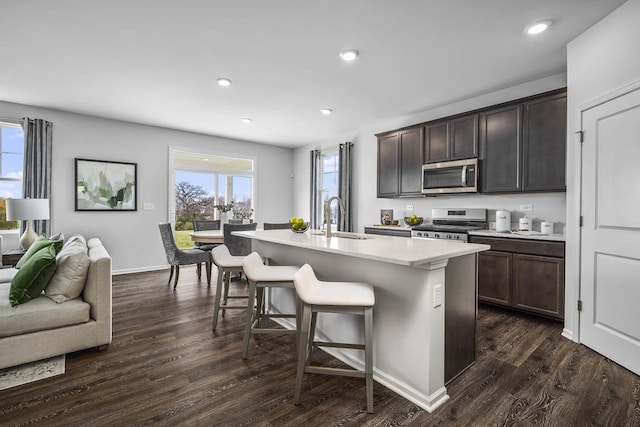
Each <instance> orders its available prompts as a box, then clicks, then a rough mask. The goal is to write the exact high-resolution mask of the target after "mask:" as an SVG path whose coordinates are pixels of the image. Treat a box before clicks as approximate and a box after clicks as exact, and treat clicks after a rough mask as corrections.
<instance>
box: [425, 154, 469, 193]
mask: <svg viewBox="0 0 640 427" xmlns="http://www.w3.org/2000/svg"><path fill="white" fill-rule="evenodd" d="M477 192H478V159H466V160H452V161H449V162H441V163H429V164H426V165H422V194H449V193H477Z"/></svg>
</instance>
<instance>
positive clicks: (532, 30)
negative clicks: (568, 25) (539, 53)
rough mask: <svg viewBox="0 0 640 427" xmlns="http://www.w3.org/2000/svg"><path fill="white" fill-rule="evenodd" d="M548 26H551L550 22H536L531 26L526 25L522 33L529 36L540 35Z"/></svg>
mask: <svg viewBox="0 0 640 427" xmlns="http://www.w3.org/2000/svg"><path fill="white" fill-rule="evenodd" d="M550 25H551V21H550V20H545V21H537V22H534V23H533V24H529V25H527V26H526V27H525V29H524V32H525V33H527V34H531V35H533V34H540V33H541V32H543V31H545V30H546V29H547V28H549V26H550Z"/></svg>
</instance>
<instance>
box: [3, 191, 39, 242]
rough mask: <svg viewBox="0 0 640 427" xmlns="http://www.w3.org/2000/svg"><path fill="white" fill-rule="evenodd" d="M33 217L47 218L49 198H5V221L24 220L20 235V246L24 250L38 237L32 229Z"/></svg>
mask: <svg viewBox="0 0 640 427" xmlns="http://www.w3.org/2000/svg"><path fill="white" fill-rule="evenodd" d="M34 219H49V199H7V221H26V223H27V224H26V227H25V230H24V233H23V234H22V236H20V247H22V249H24V250H25V251H26V250H27V249H29V246H31V245H32V244H33V242H35V241H36V239H37V238H38V235H37V234H36V232H35V231H34V230H33V222H32V220H34Z"/></svg>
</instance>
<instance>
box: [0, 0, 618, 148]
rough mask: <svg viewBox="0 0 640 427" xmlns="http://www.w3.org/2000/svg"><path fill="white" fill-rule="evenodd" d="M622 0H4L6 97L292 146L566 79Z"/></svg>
mask: <svg viewBox="0 0 640 427" xmlns="http://www.w3.org/2000/svg"><path fill="white" fill-rule="evenodd" d="M622 3H624V0H482V1H480V0H395V1H392V0H387V1H383V0H322V1H300V0H271V1H266V0H236V1H231V0H229V1H217V0H215V1H214V0H180V1H175V0H135V1H132V0H103V1H86V0H56V1H50V0H40V1H38V0H1V1H0V52H2V61H0V100H3V101H9V102H16V103H21V104H28V105H34V106H41V107H48V108H54V109H60V110H66V111H72V112H78V113H85V114H91V115H96V116H102V117H108V118H113V119H120V120H126V121H132V122H138V123H145V124H150V125H157V126H164V127H169V128H175V129H182V130H188V131H194V132H200V133H205V134H213V135H220V136H225V137H230V138H237V139H242V140H249V141H256V142H262V143H267V144H275V145H281V146H291V147H295V146H301V145H307V144H313V143H316V142H318V141H324V140H327V139H330V138H332V137H334V136H339V135H343V134H348V133H350V132H353V131H354V130H356V129H358V128H360V127H362V126H365V125H371V124H374V123H376V122H378V121H383V120H389V119H392V118H395V117H402V116H407V115H411V114H415V113H417V112H420V111H424V110H428V109H431V108H435V107H438V106H442V105H446V104H450V103H452V102H455V101H459V100H462V99H465V98H469V97H473V96H477V95H481V94H483V93H488V92H493V91H496V90H499V89H503V88H506V87H509V86H513V85H516V84H520V83H524V82H527V81H531V80H535V79H538V78H542V77H546V76H549V75H553V74H557V73H560V72H564V71H566V44H567V43H568V42H569V41H571V40H572V39H573V38H575V37H576V36H578V35H579V34H580V33H582V32H583V31H585V30H586V29H587V28H589V27H591V26H592V25H593V24H594V23H596V22H597V21H598V20H600V19H601V18H603V17H604V16H605V15H607V14H608V13H609V12H611V11H612V10H613V9H615V8H616V7H618V6H619V5H620V4H622ZM543 18H549V19H552V20H553V21H554V24H553V25H552V27H551V28H550V30H549V31H547V32H546V33H543V34H541V35H539V36H537V37H531V36H527V35H525V34H524V32H523V28H524V27H525V26H526V25H527V24H529V23H531V22H532V21H535V20H539V19H543ZM347 48H355V49H358V50H360V52H361V55H360V58H359V59H358V60H357V61H356V62H353V63H345V62H343V61H342V60H340V58H339V56H338V54H339V52H340V51H342V50H344V49H347ZM218 77H228V78H230V79H231V80H232V81H233V84H232V86H230V87H228V88H222V87H220V86H218V85H217V84H216V78H218ZM321 108H332V109H333V110H334V113H333V114H332V115H330V116H323V115H321V114H320V112H319V110H320V109H321ZM243 117H250V118H252V119H253V122H252V123H251V124H249V125H247V124H243V123H241V122H240V119H241V118H243Z"/></svg>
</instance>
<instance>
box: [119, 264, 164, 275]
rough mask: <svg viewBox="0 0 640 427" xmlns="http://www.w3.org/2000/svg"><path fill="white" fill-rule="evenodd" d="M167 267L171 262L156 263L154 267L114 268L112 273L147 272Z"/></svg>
mask: <svg viewBox="0 0 640 427" xmlns="http://www.w3.org/2000/svg"><path fill="white" fill-rule="evenodd" d="M167 268H169V264H166V265H156V266H153V267H139V268H125V269H122V270H113V271H112V272H111V274H112V275H114V276H118V275H120V274H131V273H146V272H148V271H158V270H166V269H167Z"/></svg>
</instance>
